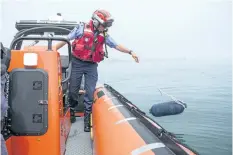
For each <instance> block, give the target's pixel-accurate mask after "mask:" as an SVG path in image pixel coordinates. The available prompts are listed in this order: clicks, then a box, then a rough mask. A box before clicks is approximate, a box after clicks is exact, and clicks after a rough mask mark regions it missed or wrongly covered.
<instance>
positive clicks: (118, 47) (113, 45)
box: [106, 35, 139, 63]
mask: <svg viewBox="0 0 233 155" xmlns="http://www.w3.org/2000/svg"><path fill="white" fill-rule="evenodd" d="M106 44H107V45H108V46H109V47H111V48H115V49H116V50H118V51H120V52H123V53H128V54H130V55H132V57H133V58H134V60H135V61H136V62H137V63H138V62H139V59H138V57H137V55H136V54H135V53H134V52H133V51H132V50H130V49H128V48H126V47H124V46H123V45H119V44H117V43H116V42H115V41H114V40H113V39H112V38H111V37H110V36H109V35H107V36H106Z"/></svg>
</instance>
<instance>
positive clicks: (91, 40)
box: [72, 21, 106, 63]
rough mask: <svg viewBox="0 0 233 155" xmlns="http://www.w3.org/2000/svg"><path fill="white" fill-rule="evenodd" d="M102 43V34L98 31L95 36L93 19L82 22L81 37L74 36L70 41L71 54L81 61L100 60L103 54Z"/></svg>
mask: <svg viewBox="0 0 233 155" xmlns="http://www.w3.org/2000/svg"><path fill="white" fill-rule="evenodd" d="M104 43H105V36H104V34H103V33H99V34H97V35H96V36H95V32H94V26H93V21H90V22H89V23H85V24H84V31H83V35H82V37H81V38H76V39H75V40H74V41H73V42H72V51H73V55H74V56H75V57H76V58H78V59H81V60H83V61H90V62H94V63H98V62H100V61H102V60H103V59H104V56H105V52H104V48H103V45H104ZM105 47H106V46H105Z"/></svg>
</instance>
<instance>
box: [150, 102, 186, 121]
mask: <svg viewBox="0 0 233 155" xmlns="http://www.w3.org/2000/svg"><path fill="white" fill-rule="evenodd" d="M185 108H186V104H185V103H182V102H179V103H177V102H176V101H169V102H163V103H158V104H154V105H153V106H152V107H151V108H150V113H151V114H152V115H153V116H155V117H161V116H169V115H177V114H180V113H182V112H183V111H184V109H185Z"/></svg>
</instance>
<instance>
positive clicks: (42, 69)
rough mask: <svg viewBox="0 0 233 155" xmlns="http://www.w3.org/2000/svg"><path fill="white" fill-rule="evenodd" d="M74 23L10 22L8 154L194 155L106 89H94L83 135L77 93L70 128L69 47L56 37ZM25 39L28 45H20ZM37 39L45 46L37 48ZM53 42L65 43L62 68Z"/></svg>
mask: <svg viewBox="0 0 233 155" xmlns="http://www.w3.org/2000/svg"><path fill="white" fill-rule="evenodd" d="M76 24H77V23H76V22H69V21H60V22H58V23H57V22H50V21H19V22H17V23H16V29H17V30H18V33H17V34H16V35H15V37H14V39H13V41H12V43H11V46H10V48H9V49H10V50H9V52H10V54H11V62H10V66H9V69H8V72H9V95H8V104H9V110H8V115H7V116H6V119H5V125H4V129H3V131H2V134H3V135H4V138H5V140H6V144H7V149H8V152H9V155H79V154H80V155H92V154H95V155H154V154H156V155H174V154H176V155H196V154H198V153H197V152H196V151H194V150H193V149H192V148H190V147H188V146H187V145H185V144H183V143H182V142H181V141H180V140H179V139H178V138H177V137H176V136H175V135H174V134H172V133H170V132H168V131H166V130H165V129H164V128H163V127H162V126H161V125H159V124H158V123H157V122H156V121H154V120H153V119H152V118H150V117H149V116H148V115H147V114H146V113H145V112H143V111H141V110H140V109H139V108H138V107H137V106H136V105H134V104H133V103H132V102H130V101H129V100H127V99H126V98H125V97H124V96H123V95H122V94H120V93H119V92H118V91H116V90H115V89H114V88H112V87H111V86H110V85H108V84H103V85H98V86H97V87H96V90H95V93H94V103H93V112H92V116H91V124H92V128H91V132H90V133H87V132H84V131H83V116H82V114H83V107H84V106H83V103H82V95H83V94H82V93H81V94H80V101H79V102H80V103H79V107H78V108H77V121H76V122H75V123H73V124H71V122H70V108H69V103H68V95H67V94H68V93H69V92H68V91H69V89H68V88H69V78H70V71H71V61H70V56H71V44H70V42H69V41H68V40H66V39H65V38H64V37H56V35H67V34H68V33H69V32H70V31H71V30H72V29H73V27H74V26H75V25H76ZM48 33H52V35H47V34H48ZM45 34H46V35H45ZM40 35H44V36H40ZM29 40H31V41H35V42H34V44H31V45H25V46H22V45H24V44H25V43H24V42H25V41H29ZM42 40H44V41H47V44H45V45H38V46H37V43H38V42H41V41H42ZM53 41H65V42H67V45H68V48H67V50H66V51H67V53H68V63H64V62H63V61H62V59H63V58H64V57H67V56H62V55H61V54H60V53H59V52H58V51H57V50H56V49H55V48H54V46H53V43H52V42H53Z"/></svg>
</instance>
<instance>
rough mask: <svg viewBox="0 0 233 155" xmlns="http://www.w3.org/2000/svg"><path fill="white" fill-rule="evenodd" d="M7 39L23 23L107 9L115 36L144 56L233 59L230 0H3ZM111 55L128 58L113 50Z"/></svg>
mask: <svg viewBox="0 0 233 155" xmlns="http://www.w3.org/2000/svg"><path fill="white" fill-rule="evenodd" d="M0 1H2V2H1V5H0V10H1V16H0V17H1V19H0V22H1V24H0V25H1V27H0V28H1V31H0V39H1V41H2V42H3V43H4V44H5V45H7V46H9V44H10V42H11V40H12V38H13V36H14V34H15V33H16V29H15V22H16V21H17V20H21V19H47V18H48V17H49V16H51V15H55V14H56V13H57V12H61V13H62V14H63V16H64V18H65V19H67V20H76V21H88V20H89V19H90V17H91V14H92V12H93V11H94V10H96V9H98V8H104V9H106V10H109V11H110V12H111V13H112V15H113V16H114V18H115V23H114V24H113V27H112V28H111V29H110V31H109V33H110V35H111V36H112V37H113V38H114V39H115V40H116V42H118V43H120V44H123V45H125V46H126V47H128V48H131V49H133V50H134V51H135V52H136V53H138V55H139V56H140V57H142V58H150V57H152V58H154V57H205V58H219V57H230V56H231V34H232V33H231V28H232V24H231V20H232V18H231V1H229V0H178V1H176V0H102V1H100V0H39V1H38V0H0ZM109 52H110V53H111V56H112V57H113V56H114V57H118V58H120V57H122V54H119V53H117V52H116V51H114V50H110V49H109Z"/></svg>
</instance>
